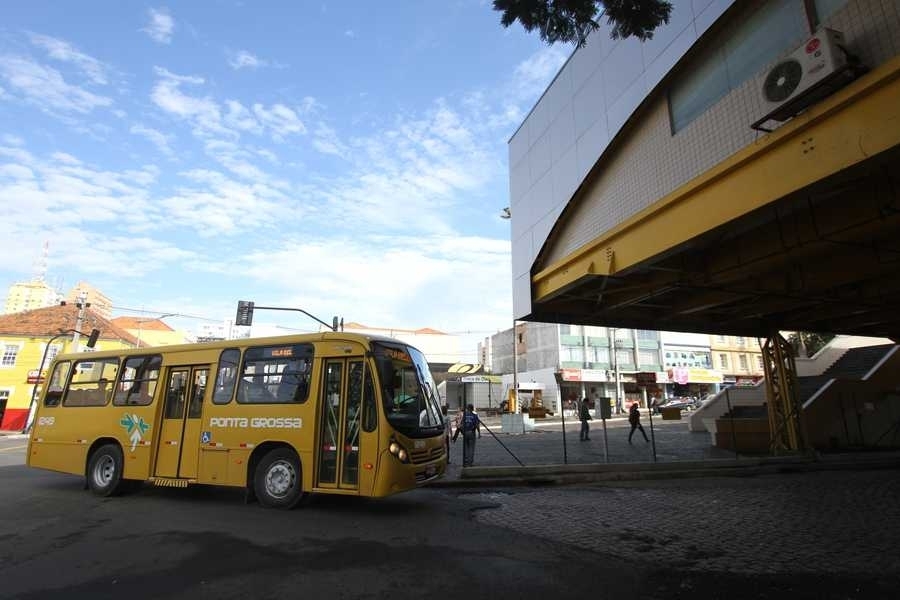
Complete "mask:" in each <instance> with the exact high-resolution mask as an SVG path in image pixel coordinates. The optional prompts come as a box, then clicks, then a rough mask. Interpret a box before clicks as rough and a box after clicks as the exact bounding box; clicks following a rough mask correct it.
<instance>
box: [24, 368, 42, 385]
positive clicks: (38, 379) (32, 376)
mask: <svg viewBox="0 0 900 600" xmlns="http://www.w3.org/2000/svg"><path fill="white" fill-rule="evenodd" d="M25 383H44V374H43V373H41V372H40V371H38V370H37V369H32V370H31V371H28V379H27V380H26V381H25Z"/></svg>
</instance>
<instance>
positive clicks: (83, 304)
mask: <svg viewBox="0 0 900 600" xmlns="http://www.w3.org/2000/svg"><path fill="white" fill-rule="evenodd" d="M90 305H91V303H90V302H88V301H87V292H86V291H84V290H82V291H81V292H79V294H78V299H77V300H76V301H75V306H77V307H78V318H77V319H76V320H75V329H74V330H73V331H74V333H72V351H73V352H80V351H81V348H80V347H79V345H78V340H79V338H80V336H81V327H82V325H83V324H84V314H85V312H86V311H87V308H88V306H90Z"/></svg>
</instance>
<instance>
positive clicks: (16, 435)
mask: <svg viewBox="0 0 900 600" xmlns="http://www.w3.org/2000/svg"><path fill="white" fill-rule="evenodd" d="M0 438H6V439H11V440H19V439H21V440H24V439H28V434H25V433H22V432H21V431H20V430H13V431H4V430H2V429H0Z"/></svg>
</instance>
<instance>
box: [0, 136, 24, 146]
mask: <svg viewBox="0 0 900 600" xmlns="http://www.w3.org/2000/svg"><path fill="white" fill-rule="evenodd" d="M0 140H2V141H3V143H4V144H9V145H10V146H23V145H25V140H23V139H22V138H20V137H19V136H17V135H13V134H11V133H6V134H4V135H3V137H2V138H0Z"/></svg>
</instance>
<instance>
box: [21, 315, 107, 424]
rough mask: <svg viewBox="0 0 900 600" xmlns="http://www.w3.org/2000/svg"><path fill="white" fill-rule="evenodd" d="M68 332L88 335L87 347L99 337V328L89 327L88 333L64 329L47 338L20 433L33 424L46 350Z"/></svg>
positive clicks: (45, 360)
mask: <svg viewBox="0 0 900 600" xmlns="http://www.w3.org/2000/svg"><path fill="white" fill-rule="evenodd" d="M70 333H75V334H78V335H86V336H88V341H87V342H86V343H85V346H87V347H88V348H93V347H94V345H95V344H96V343H97V338H99V337H100V330H99V329H91V333H90V334H87V333H82V332H81V331H79V330H77V329H65V330H63V331H60V332H59V333H57V334H56V335H54V336H53V337H51V338H50V339H49V340H47V345H46V346H44V354H43V356H41V363H40V364H39V365H38V380H37V382H36V383H35V384H34V387H33V388H31V403H30V404H29V405H28V416H27V417H26V422H25V429H23V430H22V433H28V432H29V431H31V426H32V425H33V424H34V403H35V400H36V399H37V388H38V383H43V382H42V380H41V379H42V378H41V373H43V372H44V363H45V362H47V352H49V351H50V346H51V345H52V344H53V342H55V341H56V340H57V339H59V338H61V337H63V336H65V335H69V334H70ZM73 343H75V342H73Z"/></svg>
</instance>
